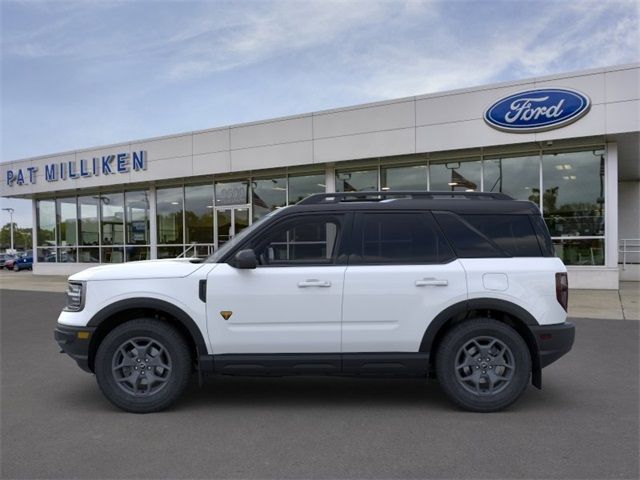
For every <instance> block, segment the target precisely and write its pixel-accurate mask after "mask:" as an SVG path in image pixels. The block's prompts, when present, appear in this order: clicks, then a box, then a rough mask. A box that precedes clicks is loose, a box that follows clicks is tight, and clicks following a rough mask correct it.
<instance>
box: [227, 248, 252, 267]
mask: <svg viewBox="0 0 640 480" xmlns="http://www.w3.org/2000/svg"><path fill="white" fill-rule="evenodd" d="M233 263H234V264H233V266H234V267H236V268H242V269H253V268H256V267H257V266H258V259H257V258H256V252H254V251H253V249H251V248H247V249H246V250H240V251H239V252H238V253H236V256H235V259H234V262H233Z"/></svg>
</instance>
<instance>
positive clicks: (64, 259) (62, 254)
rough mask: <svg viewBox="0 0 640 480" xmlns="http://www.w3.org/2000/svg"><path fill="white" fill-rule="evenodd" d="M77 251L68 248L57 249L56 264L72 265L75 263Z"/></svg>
mask: <svg viewBox="0 0 640 480" xmlns="http://www.w3.org/2000/svg"><path fill="white" fill-rule="evenodd" d="M77 256H78V249H77V248H70V247H59V248H58V262H61V263H74V262H76V261H77Z"/></svg>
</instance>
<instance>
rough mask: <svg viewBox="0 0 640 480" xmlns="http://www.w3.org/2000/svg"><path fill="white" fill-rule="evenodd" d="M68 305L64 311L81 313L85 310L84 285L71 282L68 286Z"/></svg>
mask: <svg viewBox="0 0 640 480" xmlns="http://www.w3.org/2000/svg"><path fill="white" fill-rule="evenodd" d="M66 294H67V305H66V307H64V309H65V310H66V311H68V312H79V311H80V310H82V309H83V308H84V283H81V282H69V283H68V284H67V291H66Z"/></svg>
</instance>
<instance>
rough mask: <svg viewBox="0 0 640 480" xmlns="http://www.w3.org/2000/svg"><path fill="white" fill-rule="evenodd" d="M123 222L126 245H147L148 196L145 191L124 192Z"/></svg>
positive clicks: (148, 238)
mask: <svg viewBox="0 0 640 480" xmlns="http://www.w3.org/2000/svg"><path fill="white" fill-rule="evenodd" d="M124 200H125V220H126V226H127V245H148V244H149V243H150V237H149V196H148V194H147V192H146V191H142V192H125V194H124Z"/></svg>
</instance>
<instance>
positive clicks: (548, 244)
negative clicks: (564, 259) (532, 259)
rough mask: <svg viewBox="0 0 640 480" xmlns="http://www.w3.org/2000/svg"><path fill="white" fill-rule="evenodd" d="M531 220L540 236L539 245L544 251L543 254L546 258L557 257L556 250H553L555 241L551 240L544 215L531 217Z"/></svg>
mask: <svg viewBox="0 0 640 480" xmlns="http://www.w3.org/2000/svg"><path fill="white" fill-rule="evenodd" d="M529 218H530V219H531V223H533V228H534V229H535V230H536V234H537V235H538V243H539V244H540V248H541V249H542V254H543V255H544V256H545V257H555V256H556V251H555V248H553V241H552V240H551V235H549V229H548V228H547V224H546V223H544V220H543V218H542V215H531V216H530V217H529Z"/></svg>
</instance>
